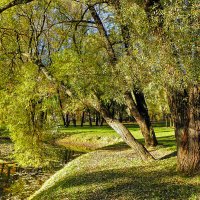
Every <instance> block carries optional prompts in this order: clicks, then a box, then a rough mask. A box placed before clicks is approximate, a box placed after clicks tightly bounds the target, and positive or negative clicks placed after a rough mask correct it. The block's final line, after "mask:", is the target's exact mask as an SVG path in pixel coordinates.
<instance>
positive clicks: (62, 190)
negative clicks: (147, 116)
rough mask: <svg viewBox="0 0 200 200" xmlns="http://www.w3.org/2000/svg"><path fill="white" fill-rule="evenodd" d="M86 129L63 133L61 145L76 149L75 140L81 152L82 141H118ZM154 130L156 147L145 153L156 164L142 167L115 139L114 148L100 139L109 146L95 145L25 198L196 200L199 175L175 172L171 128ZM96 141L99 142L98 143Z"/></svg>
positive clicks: (199, 193) (101, 131)
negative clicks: (148, 154) (150, 155)
mask: <svg viewBox="0 0 200 200" xmlns="http://www.w3.org/2000/svg"><path fill="white" fill-rule="evenodd" d="M129 128H130V130H131V131H132V133H133V134H134V135H135V137H137V138H138V139H139V140H140V141H141V142H143V140H142V137H141V135H140V133H139V130H138V128H137V127H129ZM95 129H96V131H95ZM89 130H90V131H88V132H87V128H85V129H81V128H80V129H77V128H76V129H73V128H71V129H68V130H63V131H62V134H63V133H65V134H67V137H65V138H64V139H63V140H62V141H64V140H66V146H67V145H68V144H71V146H75V143H76V141H78V145H79V147H81V144H84V142H85V141H86V140H85V139H84V137H86V138H87V140H88V139H89V138H90V141H91V142H93V140H94V141H96V142H97V141H101V140H103V139H104V136H108V135H110V136H111V138H112V137H114V136H115V137H118V136H117V135H116V134H115V133H114V132H112V131H111V130H110V129H109V128H108V127H104V129H100V128H98V129H97V128H93V129H89ZM155 130H156V132H157V136H158V142H159V146H158V147H157V148H155V149H153V148H152V149H149V150H150V151H151V153H152V155H153V156H154V157H155V158H156V161H153V162H143V161H141V160H139V159H138V157H137V156H136V154H135V153H134V152H133V150H132V149H130V148H128V147H127V146H126V145H125V144H124V143H122V142H121V141H117V140H116V141H117V142H116V143H114V144H113V143H112V140H108V138H107V139H105V140H107V141H110V142H111V143H112V144H111V143H110V142H108V145H107V146H103V145H102V146H101V145H100V146H101V148H100V149H98V150H95V151H92V152H90V153H86V154H84V155H82V156H80V157H78V158H76V159H75V160H73V161H71V162H70V163H68V164H67V165H66V166H65V167H64V168H63V169H61V170H60V171H58V172H57V173H55V174H54V175H53V176H52V177H51V178H50V179H49V180H47V181H46V182H45V183H44V184H43V186H42V187H41V188H40V190H38V191H37V192H36V193H35V194H34V195H32V196H31V197H30V198H29V199H32V200H42V199H48V200H50V199H54V200H55V199H58V200H62V199H63V200H64V199H65V200H67V199H69V200H103V199H107V200H129V199H141V200H143V199H157V200H159V199H160V200H164V199H181V200H183V199H184V200H186V199H190V200H192V199H196V200H197V199H200V176H199V175H196V176H193V177H190V176H188V175H183V174H180V173H178V172H177V171H176V147H175V140H174V136H173V129H170V128H165V127H156V128H155ZM75 136H76V137H75ZM70 137H71V138H70ZM98 137H100V138H99V139H97V138H98ZM67 138H68V139H69V138H70V139H69V141H70V142H67ZM100 143H101V142H100ZM72 144H73V145H72ZM94 144H95V142H94ZM101 144H102V143H101ZM98 145H99V144H98ZM98 145H97V146H98ZM69 146H70V145H69ZM98 147H99V146H98ZM93 149H95V147H94V146H93Z"/></svg>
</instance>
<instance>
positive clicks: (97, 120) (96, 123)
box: [95, 112, 100, 126]
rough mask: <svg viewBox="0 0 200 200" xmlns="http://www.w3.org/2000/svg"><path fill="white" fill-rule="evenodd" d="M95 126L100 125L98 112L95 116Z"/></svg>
mask: <svg viewBox="0 0 200 200" xmlns="http://www.w3.org/2000/svg"><path fill="white" fill-rule="evenodd" d="M95 125H96V126H99V125H100V114H99V113H98V112H96V116H95Z"/></svg>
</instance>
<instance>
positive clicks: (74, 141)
mask: <svg viewBox="0 0 200 200" xmlns="http://www.w3.org/2000/svg"><path fill="white" fill-rule="evenodd" d="M126 126H127V128H128V129H129V130H130V131H131V133H132V134H133V135H134V137H135V138H136V139H138V140H139V141H140V142H142V143H143V144H144V139H143V136H142V134H141V132H140V130H139V127H138V126H137V125H126ZM154 129H155V132H156V133H157V137H158V138H159V141H160V145H164V146H165V147H166V148H170V147H171V148H172V149H174V147H175V138H174V132H173V129H172V128H168V127H159V126H158V125H157V126H156V127H155V128H154ZM59 136H62V139H58V140H57V144H60V145H63V146H65V147H67V148H69V149H72V150H78V151H85V152H88V151H91V150H96V149H99V148H103V147H105V146H110V145H112V146H113V145H116V147H118V146H119V144H121V143H122V139H121V137H120V136H119V135H118V134H117V133H116V132H115V131H113V130H112V129H111V128H110V127H109V126H103V127H96V126H93V127H89V126H85V127H80V126H78V127H69V128H61V129H59Z"/></svg>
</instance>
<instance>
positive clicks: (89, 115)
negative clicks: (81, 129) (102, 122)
mask: <svg viewBox="0 0 200 200" xmlns="http://www.w3.org/2000/svg"><path fill="white" fill-rule="evenodd" d="M88 118H89V125H90V126H91V127H92V117H91V113H90V110H89V111H88Z"/></svg>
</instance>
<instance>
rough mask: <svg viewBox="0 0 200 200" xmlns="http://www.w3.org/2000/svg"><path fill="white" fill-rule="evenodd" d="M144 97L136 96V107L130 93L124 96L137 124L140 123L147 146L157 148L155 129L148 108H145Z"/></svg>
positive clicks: (140, 94) (141, 95)
mask: <svg viewBox="0 0 200 200" xmlns="http://www.w3.org/2000/svg"><path fill="white" fill-rule="evenodd" d="M143 97H144V95H143V94H142V93H137V95H135V99H136V102H137V105H136V103H135V101H134V100H133V97H132V94H131V93H130V92H126V93H125V94H124V98H125V101H126V105H127V106H128V108H129V110H130V112H131V115H132V116H133V117H134V118H135V120H136V122H137V123H138V125H139V127H140V130H141V132H142V135H143V136H144V140H145V145H146V146H156V145H157V144H158V142H157V139H156V136H155V132H154V129H153V127H152V125H151V121H150V118H149V115H148V110H147V107H146V106H144V105H145V104H146V103H145V100H144V98H143ZM144 103H145V104H144Z"/></svg>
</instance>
